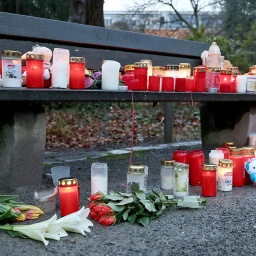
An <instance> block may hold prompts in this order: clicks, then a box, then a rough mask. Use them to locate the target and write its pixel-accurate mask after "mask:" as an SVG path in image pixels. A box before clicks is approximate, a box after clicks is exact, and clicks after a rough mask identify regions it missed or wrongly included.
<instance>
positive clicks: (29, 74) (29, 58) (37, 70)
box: [26, 53, 44, 88]
mask: <svg viewBox="0 0 256 256" xmlns="http://www.w3.org/2000/svg"><path fill="white" fill-rule="evenodd" d="M26 80H27V81H26V86H27V88H44V56H43V55H42V54H34V53H27V54H26Z"/></svg>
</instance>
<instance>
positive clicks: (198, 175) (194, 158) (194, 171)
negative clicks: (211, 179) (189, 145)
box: [189, 150, 204, 186]
mask: <svg viewBox="0 0 256 256" xmlns="http://www.w3.org/2000/svg"><path fill="white" fill-rule="evenodd" d="M203 164H204V153H203V151H202V150H191V151H190V153H189V184H190V185H191V186H201V184H202V165H203Z"/></svg>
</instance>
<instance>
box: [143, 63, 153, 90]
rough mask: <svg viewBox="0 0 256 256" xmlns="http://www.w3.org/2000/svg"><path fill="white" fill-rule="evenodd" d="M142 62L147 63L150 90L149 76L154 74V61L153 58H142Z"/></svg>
mask: <svg viewBox="0 0 256 256" xmlns="http://www.w3.org/2000/svg"><path fill="white" fill-rule="evenodd" d="M140 62H142V63H146V64H147V68H148V70H147V90H148V83H149V76H152V74H153V67H152V61H151V60H141V61H140Z"/></svg>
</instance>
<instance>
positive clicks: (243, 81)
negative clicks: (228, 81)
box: [236, 75, 247, 93]
mask: <svg viewBox="0 0 256 256" xmlns="http://www.w3.org/2000/svg"><path fill="white" fill-rule="evenodd" d="M246 86H247V76H244V75H238V76H237V77H236V92H238V93H245V92H246Z"/></svg>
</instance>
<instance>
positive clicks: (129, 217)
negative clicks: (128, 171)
mask: <svg viewBox="0 0 256 256" xmlns="http://www.w3.org/2000/svg"><path fill="white" fill-rule="evenodd" d="M89 200H90V203H89V208H90V210H91V211H90V217H91V218H92V219H94V220H96V221H98V222H99V223H100V224H102V225H104V226H110V225H113V224H115V223H120V222H121V221H128V222H129V223H131V224H133V223H138V224H141V225H143V226H144V227H146V226H148V225H149V224H150V221H151V220H153V219H155V218H157V217H158V216H159V215H160V214H161V213H162V212H163V211H164V210H166V209H167V208H169V207H171V206H177V207H185V208H200V207H201V206H202V205H206V200H205V199H203V198H200V197H198V196H186V197H184V198H183V199H175V198H173V196H172V195H164V194H163V193H162V192H159V193H158V192H156V191H152V192H149V193H144V192H143V191H142V190H139V188H138V186H137V184H135V183H133V184H132V193H131V194H127V193H120V192H119V193H116V192H113V191H110V193H109V194H103V193H101V192H98V193H96V194H93V195H91V196H90V198H89Z"/></svg>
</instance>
